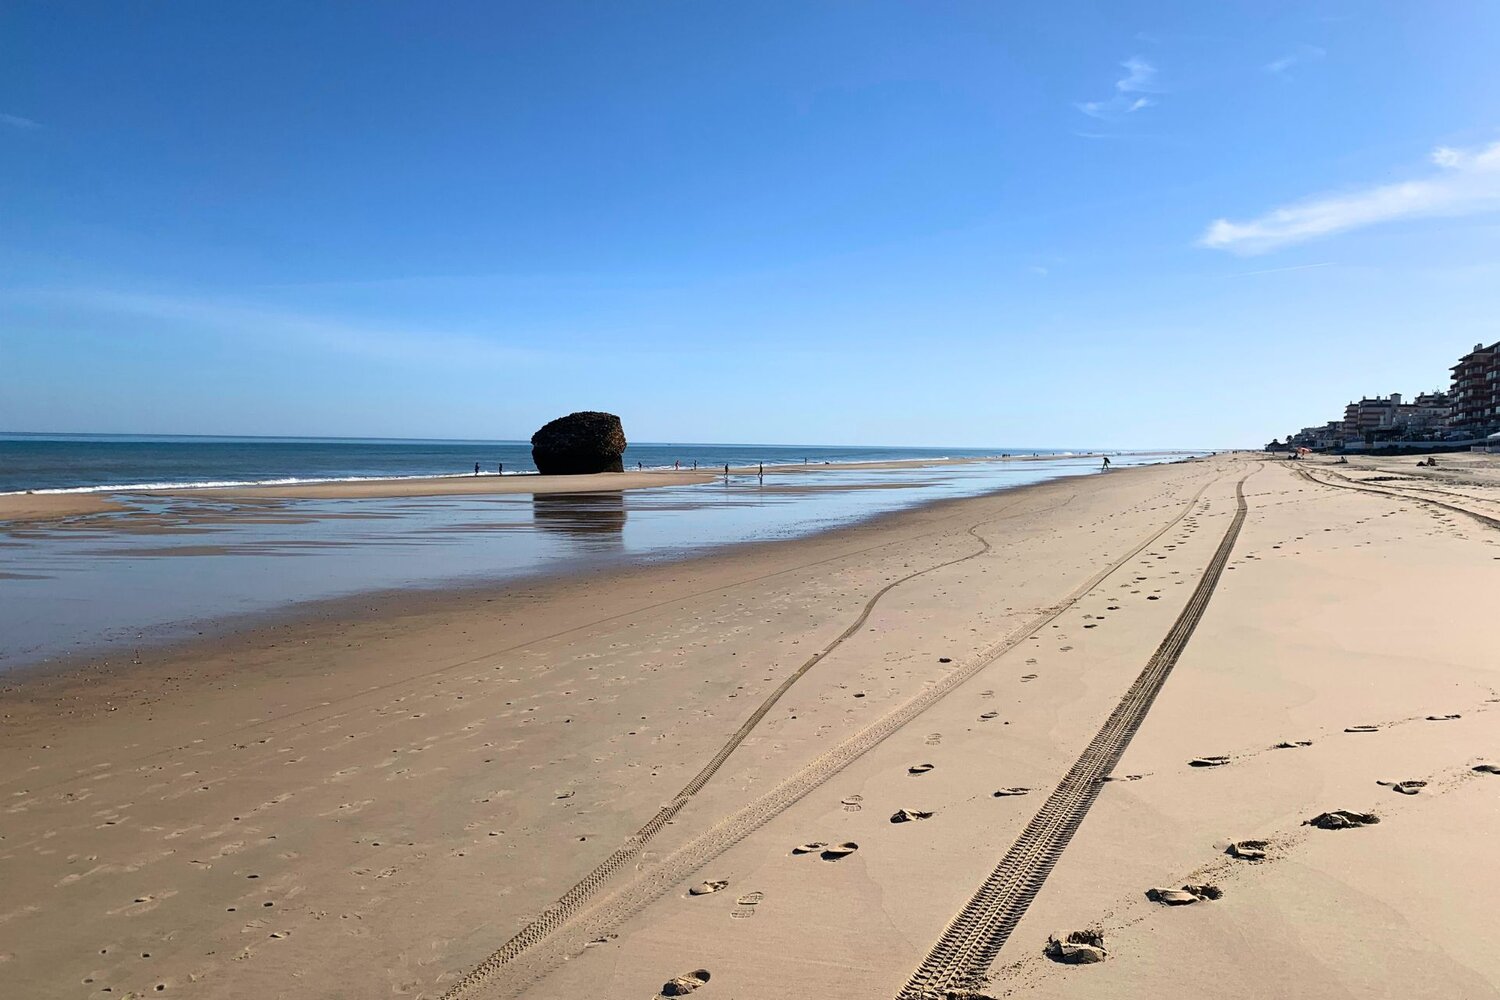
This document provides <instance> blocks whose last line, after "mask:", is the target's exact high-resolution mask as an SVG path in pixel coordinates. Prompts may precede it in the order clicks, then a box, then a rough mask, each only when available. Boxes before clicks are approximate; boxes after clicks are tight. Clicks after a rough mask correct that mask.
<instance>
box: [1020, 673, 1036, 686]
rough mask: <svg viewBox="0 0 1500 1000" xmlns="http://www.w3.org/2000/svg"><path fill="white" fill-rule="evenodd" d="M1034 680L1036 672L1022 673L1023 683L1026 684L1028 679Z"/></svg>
mask: <svg viewBox="0 0 1500 1000" xmlns="http://www.w3.org/2000/svg"><path fill="white" fill-rule="evenodd" d="M1034 680H1036V674H1022V675H1021V683H1022V684H1025V683H1026V682H1027V681H1034Z"/></svg>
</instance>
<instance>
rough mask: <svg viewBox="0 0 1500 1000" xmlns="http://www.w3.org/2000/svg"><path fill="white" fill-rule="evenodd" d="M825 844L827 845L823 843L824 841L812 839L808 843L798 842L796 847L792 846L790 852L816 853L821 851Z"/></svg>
mask: <svg viewBox="0 0 1500 1000" xmlns="http://www.w3.org/2000/svg"><path fill="white" fill-rule="evenodd" d="M827 846H828V844H827V843H825V842H824V841H821V840H814V841H813V842H811V843H808V844H798V845H797V846H796V847H794V848H792V853H793V854H816V853H818V852H819V851H821V850H822V849H823V848H825V847H827Z"/></svg>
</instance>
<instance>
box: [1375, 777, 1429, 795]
mask: <svg viewBox="0 0 1500 1000" xmlns="http://www.w3.org/2000/svg"><path fill="white" fill-rule="evenodd" d="M1375 784H1377V785H1383V786H1385V787H1386V788H1389V789H1390V790H1391V791H1393V792H1400V793H1401V794H1402V795H1415V794H1417V793H1418V792H1420V791H1421V790H1422V789H1424V788H1426V787H1427V782H1425V781H1414V780H1413V781H1377V782H1375Z"/></svg>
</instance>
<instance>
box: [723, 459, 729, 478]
mask: <svg viewBox="0 0 1500 1000" xmlns="http://www.w3.org/2000/svg"><path fill="white" fill-rule="evenodd" d="M724 478H725V479H728V478H729V463H728V462H725V463H724Z"/></svg>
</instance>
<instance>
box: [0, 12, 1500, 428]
mask: <svg viewBox="0 0 1500 1000" xmlns="http://www.w3.org/2000/svg"><path fill="white" fill-rule="evenodd" d="M1497 49H1500V4H1493V3H1484V2H1478V0H1474V2H1468V3H1464V2H1454V3H1442V4H1412V3H1389V4H1381V3H1364V2H1352V0H1351V2H1327V3H1305V4H1291V3H1285V4H1276V3H1267V2H1255V3H1243V4H1208V3H1199V2H1183V3H1133V4H1119V3H1105V2H1100V3H1095V4H1080V3H1056V4H1009V3H998V2H986V3H957V2H954V3H942V4H919V3H853V2H839V3H812V2H805V0H803V2H795V3H752V4H716V3H710V4H705V3H589V4H580V3H567V2H561V0H560V2H557V3H548V4H525V5H523V4H501V3H430V4H416V3H403V4H382V3H361V4H316V3H307V2H296V3H271V2H257V3H254V4H233V3H227V2H226V3H215V4H198V3H175V4H173V3H151V4H146V3H130V2H119V3H112V4H66V5H65V4H55V3H26V2H19V0H17V2H11V3H8V4H5V5H4V6H3V7H0V430H28V431H47V430H59V431H104V432H141V433H150V432H160V433H249V434H309V435H317V434H329V435H369V436H412V437H418V436H420V437H446V436H451V437H470V438H473V437H525V436H528V435H529V434H530V432H531V431H532V430H534V429H535V428H536V427H537V426H539V425H540V424H541V423H542V422H544V421H545V420H547V419H550V418H551V417H553V416H556V415H557V414H559V413H563V412H567V411H569V410H573V409H581V408H597V409H609V410H613V411H615V412H618V413H620V414H621V415H622V416H623V417H624V419H625V425H626V430H627V433H628V434H630V436H631V437H633V438H635V439H638V440H698V441H714V440H717V441H797V442H827V443H843V444H860V443H869V444H933V445H955V446H957V445H972V446H983V445H991V444H994V445H1004V444H1009V445H1015V446H1023V445H1035V446H1044V445H1053V444H1056V445H1099V446H1120V447H1128V446H1158V445H1182V446H1227V445H1243V444H1252V445H1254V444H1259V443H1261V442H1263V441H1264V440H1266V439H1267V438H1269V437H1270V436H1271V435H1273V434H1277V435H1280V434H1284V433H1286V432H1287V431H1288V430H1291V429H1294V428H1296V427H1298V426H1300V425H1302V424H1305V423H1312V422H1321V421H1324V420H1328V419H1331V418H1333V417H1334V416H1337V415H1339V413H1340V412H1341V408H1342V405H1343V403H1344V402H1345V401H1346V400H1347V399H1348V398H1349V397H1351V396H1358V395H1360V394H1364V393H1371V394H1373V393H1385V392H1390V391H1400V392H1406V393H1412V392H1416V391H1418V390H1421V389H1426V388H1432V387H1435V386H1440V385H1443V384H1444V383H1445V380H1446V377H1447V366H1448V365H1450V364H1451V363H1452V362H1453V360H1454V359H1456V357H1457V356H1458V355H1459V354H1460V353H1462V352H1463V351H1465V350H1467V349H1468V348H1470V347H1471V346H1472V345H1473V344H1474V343H1476V342H1478V341H1484V342H1486V343H1488V342H1492V341H1494V340H1497V339H1500V60H1497V59H1496V58H1495V52H1496V51H1497Z"/></svg>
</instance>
